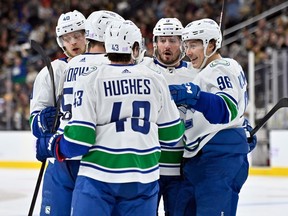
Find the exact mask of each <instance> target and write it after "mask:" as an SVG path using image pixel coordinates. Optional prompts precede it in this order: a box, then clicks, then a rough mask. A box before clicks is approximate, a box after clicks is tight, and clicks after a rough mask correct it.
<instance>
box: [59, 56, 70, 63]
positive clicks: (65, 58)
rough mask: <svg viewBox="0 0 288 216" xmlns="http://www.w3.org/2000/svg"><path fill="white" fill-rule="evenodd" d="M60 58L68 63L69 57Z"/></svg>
mask: <svg viewBox="0 0 288 216" xmlns="http://www.w3.org/2000/svg"><path fill="white" fill-rule="evenodd" d="M58 60H60V61H64V62H66V63H68V57H63V58H59V59H58Z"/></svg>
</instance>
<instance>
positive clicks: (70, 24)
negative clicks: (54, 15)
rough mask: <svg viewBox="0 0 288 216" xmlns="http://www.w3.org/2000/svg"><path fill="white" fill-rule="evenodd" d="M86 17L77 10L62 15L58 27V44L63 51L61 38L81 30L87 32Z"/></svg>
mask: <svg viewBox="0 0 288 216" xmlns="http://www.w3.org/2000/svg"><path fill="white" fill-rule="evenodd" d="M85 22H86V18H85V16H84V15H83V14H82V13H80V12H79V11H77V10H74V11H70V12H67V13H63V14H61V16H60V17H59V19H58V23H57V26H56V35H57V38H56V40H57V43H58V45H59V46H60V47H61V48H62V49H63V43H62V40H61V38H60V37H61V36H62V35H65V34H68V33H71V32H74V31H79V30H85Z"/></svg>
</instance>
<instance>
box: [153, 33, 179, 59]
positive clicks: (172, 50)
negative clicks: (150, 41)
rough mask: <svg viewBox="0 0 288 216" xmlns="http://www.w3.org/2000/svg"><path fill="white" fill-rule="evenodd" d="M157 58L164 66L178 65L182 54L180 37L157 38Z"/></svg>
mask: <svg viewBox="0 0 288 216" xmlns="http://www.w3.org/2000/svg"><path fill="white" fill-rule="evenodd" d="M156 45H157V58H158V59H159V60H160V61H161V62H163V63H164V64H167V65H171V64H173V63H175V64H177V63H178V60H179V56H180V54H181V50H180V47H181V40H180V38H179V37H178V36H158V37H157V42H156Z"/></svg>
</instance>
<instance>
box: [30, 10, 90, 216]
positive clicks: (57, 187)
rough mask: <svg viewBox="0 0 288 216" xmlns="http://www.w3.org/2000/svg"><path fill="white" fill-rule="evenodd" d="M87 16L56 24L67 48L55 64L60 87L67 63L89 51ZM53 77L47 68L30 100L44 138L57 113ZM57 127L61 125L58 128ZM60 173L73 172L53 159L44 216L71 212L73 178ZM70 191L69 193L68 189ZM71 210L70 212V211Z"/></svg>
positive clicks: (35, 126) (66, 17) (66, 16)
mask: <svg viewBox="0 0 288 216" xmlns="http://www.w3.org/2000/svg"><path fill="white" fill-rule="evenodd" d="M85 20H86V19H85V17H84V15H83V14H82V13H80V12H79V11H76V10H74V11H71V12H67V13H63V14H61V16H60V17H59V19H58V23H57V26H56V35H57V38H56V39H57V43H58V45H59V46H60V47H61V49H63V51H64V53H65V55H66V56H67V57H66V58H61V59H56V60H54V61H53V62H52V63H51V65H52V67H53V71H54V81H55V87H56V90H57V89H58V88H57V87H58V86H59V82H60V80H61V79H63V78H62V77H63V76H64V73H63V72H64V70H65V68H66V65H67V62H68V61H69V60H70V59H72V58H73V57H74V56H77V55H79V54H81V53H84V52H85V51H86V39H85ZM53 94H55V95H56V96H58V94H59V92H53V88H52V83H51V79H50V76H49V72H48V69H47V67H44V68H43V69H42V70H41V71H40V73H39V74H38V76H37V77H36V79H35V81H34V85H33V93H32V95H31V100H30V114H31V116H30V125H31V130H32V133H33V135H34V136H35V137H41V136H42V135H43V134H45V133H51V131H52V129H53V122H54V118H55V115H56V107H54V101H53ZM56 129H57V128H56ZM59 173H66V174H69V175H70V170H69V169H68V168H67V167H65V166H64V165H63V166H60V165H59V163H57V162H56V163H54V160H49V162H48V165H47V168H46V170H45V174H44V179H43V188H42V203H41V210H40V215H41V216H42V215H55V216H56V215H61V216H64V215H70V206H71V199H70V201H69V199H66V195H67V190H66V187H65V188H63V185H66V186H67V188H69V187H70V183H69V180H67V179H62V178H61V176H59ZM68 193H69V192H68ZM66 210H67V211H66Z"/></svg>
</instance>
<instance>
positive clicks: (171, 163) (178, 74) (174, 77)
mask: <svg viewBox="0 0 288 216" xmlns="http://www.w3.org/2000/svg"><path fill="white" fill-rule="evenodd" d="M140 64H144V65H146V66H147V67H149V68H151V69H153V70H161V71H162V73H163V75H164V77H165V79H166V81H167V83H168V85H173V84H183V83H186V82H192V81H193V79H194V77H195V76H196V75H197V70H196V69H195V68H193V67H192V64H191V63H190V62H186V61H181V62H180V65H179V66H178V67H166V66H164V65H162V64H161V63H159V62H158V61H157V60H156V59H155V58H150V57H144V59H143V61H142V62H141V63H140ZM178 110H179V113H180V117H181V120H183V121H185V116H186V113H187V111H188V112H191V110H187V109H186V108H185V107H184V106H180V107H178ZM183 152H184V143H183V140H182V139H181V140H180V141H179V142H178V143H177V145H175V146H173V147H171V146H161V158H160V161H159V162H160V175H165V176H179V175H180V165H181V164H180V163H181V160H182V157H183Z"/></svg>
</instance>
